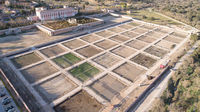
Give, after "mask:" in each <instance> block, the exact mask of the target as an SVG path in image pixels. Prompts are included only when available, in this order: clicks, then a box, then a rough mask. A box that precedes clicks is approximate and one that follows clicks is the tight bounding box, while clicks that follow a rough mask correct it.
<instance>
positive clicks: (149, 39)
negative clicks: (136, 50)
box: [137, 35, 156, 43]
mask: <svg viewBox="0 0 200 112" xmlns="http://www.w3.org/2000/svg"><path fill="white" fill-rule="evenodd" d="M137 39H138V40H142V41H145V42H148V43H152V42H154V41H156V39H155V38H152V37H149V36H146V35H142V36H140V37H138V38H137Z"/></svg>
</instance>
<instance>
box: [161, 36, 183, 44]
mask: <svg viewBox="0 0 200 112" xmlns="http://www.w3.org/2000/svg"><path fill="white" fill-rule="evenodd" d="M164 39H165V40H167V41H170V42H173V43H177V44H178V43H180V42H181V41H182V40H183V39H181V38H177V37H175V36H172V35H169V36H167V37H165V38H164Z"/></svg>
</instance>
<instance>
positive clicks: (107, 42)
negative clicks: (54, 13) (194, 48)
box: [4, 20, 187, 112]
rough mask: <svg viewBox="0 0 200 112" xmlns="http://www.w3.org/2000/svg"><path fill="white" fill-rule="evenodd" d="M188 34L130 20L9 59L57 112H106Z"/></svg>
mask: <svg viewBox="0 0 200 112" xmlns="http://www.w3.org/2000/svg"><path fill="white" fill-rule="evenodd" d="M77 21H78V22H79V23H82V22H84V21H81V20H77ZM87 21H89V22H90V20H87ZM51 24H56V23H51ZM51 24H50V23H49V24H48V25H49V27H50V26H51ZM59 27H62V26H59ZM54 28H56V27H54ZM56 29H57V28H56ZM186 36H187V33H186V32H181V34H180V31H177V30H174V29H172V28H166V27H163V26H159V25H154V24H148V23H144V22H140V21H129V22H126V23H121V24H118V25H115V26H112V27H108V28H106V29H103V30H98V31H95V32H92V33H88V34H84V35H81V36H77V37H74V38H70V39H67V40H62V41H59V42H55V43H52V44H50V45H49V44H48V45H45V46H42V47H39V48H34V49H32V50H29V51H25V52H22V53H18V54H14V55H11V56H8V57H6V58H5V59H4V60H5V62H6V63H7V64H8V65H9V66H10V67H11V68H12V69H13V70H14V71H15V73H16V75H17V76H18V77H19V78H20V79H21V80H22V82H23V83H24V84H25V85H26V86H27V88H29V89H30V91H31V93H32V94H33V96H35V98H36V99H37V100H38V102H39V103H40V104H41V105H45V106H48V107H49V108H51V109H53V110H54V111H56V112H107V110H109V109H110V108H111V107H112V108H113V105H117V104H120V103H122V102H125V101H126V100H124V99H125V98H126V97H127V95H128V94H130V93H131V92H132V91H136V90H135V88H136V87H135V86H138V85H140V83H141V82H142V81H143V80H144V79H146V76H147V75H150V74H151V73H153V71H154V70H155V69H156V68H157V67H158V65H160V64H161V63H162V62H163V59H164V58H165V57H167V56H168V54H169V53H171V52H172V51H173V50H176V49H177V48H178V46H179V44H180V43H182V42H183V41H184V40H185V39H186ZM111 110H112V109H111Z"/></svg>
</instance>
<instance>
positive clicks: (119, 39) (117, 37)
mask: <svg viewBox="0 0 200 112" xmlns="http://www.w3.org/2000/svg"><path fill="white" fill-rule="evenodd" d="M110 39H111V40H114V41H116V42H120V43H121V42H125V41H127V40H129V38H127V37H125V36H122V35H115V36H112V37H110Z"/></svg>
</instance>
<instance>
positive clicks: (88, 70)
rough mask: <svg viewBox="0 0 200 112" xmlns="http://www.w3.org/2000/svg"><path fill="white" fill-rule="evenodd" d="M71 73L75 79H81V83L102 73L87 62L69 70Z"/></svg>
mask: <svg viewBox="0 0 200 112" xmlns="http://www.w3.org/2000/svg"><path fill="white" fill-rule="evenodd" d="M69 73H70V74H72V76H74V77H75V78H77V79H79V80H80V81H82V82H84V81H86V80H88V79H90V78H92V77H93V76H95V75H97V74H98V73H100V70H99V69H97V68H95V67H94V66H92V65H91V64H89V63H87V62H85V63H83V64H81V65H79V66H77V67H75V68H72V69H71V70H69Z"/></svg>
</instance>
